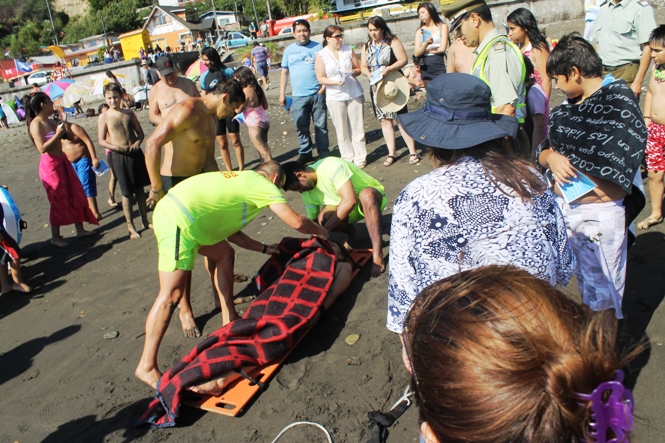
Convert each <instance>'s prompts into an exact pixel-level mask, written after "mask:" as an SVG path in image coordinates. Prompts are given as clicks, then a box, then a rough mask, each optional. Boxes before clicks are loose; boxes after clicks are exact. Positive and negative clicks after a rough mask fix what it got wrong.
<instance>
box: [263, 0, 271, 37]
mask: <svg viewBox="0 0 665 443" xmlns="http://www.w3.org/2000/svg"><path fill="white" fill-rule="evenodd" d="M266 5H267V6H268V20H272V12H270V0H266ZM264 37H265V36H264Z"/></svg>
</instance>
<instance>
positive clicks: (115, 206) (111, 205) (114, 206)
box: [107, 197, 118, 209]
mask: <svg viewBox="0 0 665 443" xmlns="http://www.w3.org/2000/svg"><path fill="white" fill-rule="evenodd" d="M107 202H108V204H109V206H110V207H112V208H113V209H115V208H117V207H118V203H117V202H116V201H115V200H113V199H112V198H111V197H109V199H108V200H107Z"/></svg>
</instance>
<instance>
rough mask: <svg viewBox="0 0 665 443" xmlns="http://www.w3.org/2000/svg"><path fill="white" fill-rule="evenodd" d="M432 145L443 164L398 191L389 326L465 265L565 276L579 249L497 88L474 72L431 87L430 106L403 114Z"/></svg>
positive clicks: (550, 278) (398, 325)
mask: <svg viewBox="0 0 665 443" xmlns="http://www.w3.org/2000/svg"><path fill="white" fill-rule="evenodd" d="M398 119H399V120H400V123H401V124H402V126H403V128H404V130H405V131H406V132H407V133H409V134H410V135H411V136H412V137H414V138H415V139H417V140H418V141H420V142H421V143H423V144H425V145H427V146H430V155H431V159H432V160H433V162H434V163H435V165H436V166H437V169H435V170H434V171H432V172H431V173H429V174H427V175H424V176H422V177H419V178H417V179H416V180H414V181H413V182H411V183H410V184H409V185H407V186H406V188H405V189H404V190H403V191H402V193H401V194H400V196H399V197H398V198H397V200H396V201H395V207H394V209H393V219H392V228H391V235H390V273H389V289H388V322H387V326H388V329H390V330H391V331H393V332H397V333H399V334H401V333H402V331H403V323H404V318H405V316H406V314H407V312H408V310H409V308H410V306H411V304H412V302H413V300H415V298H416V297H417V296H418V294H419V293H420V292H421V291H422V290H423V289H425V288H426V287H427V286H429V285H430V284H432V283H434V282H436V281H438V280H440V279H442V278H445V277H449V276H451V275H455V274H457V273H459V272H461V271H464V270H469V269H474V268H477V267H480V266H486V265H490V264H500V265H512V266H516V267H518V268H521V269H524V270H525V271H527V272H529V273H530V274H532V275H534V276H536V277H538V278H540V279H543V280H545V281H547V282H549V283H550V284H552V285H555V284H560V285H566V284H567V283H568V280H569V279H570V277H571V275H572V272H573V270H574V265H575V259H574V257H573V254H572V252H571V249H570V247H569V245H568V242H567V237H566V225H565V222H564V219H563V215H562V213H561V210H560V209H559V207H558V206H557V204H556V202H555V199H554V195H553V194H552V193H551V191H549V190H547V187H546V184H545V182H544V179H543V178H542V176H541V175H540V174H539V173H538V172H536V170H535V169H533V167H532V166H531V165H530V164H529V163H526V162H524V161H522V160H519V159H518V158H517V157H514V156H513V155H512V153H511V152H510V148H509V147H507V143H506V142H505V138H506V137H513V138H514V137H515V135H516V133H517V120H516V119H515V118H514V117H508V116H499V115H495V114H491V113H490V89H489V87H488V86H487V85H486V84H485V83H484V82H483V81H482V80H479V79H477V78H475V77H473V76H471V75H468V74H459V73H454V74H447V75H443V76H440V77H437V78H436V79H434V80H433V81H432V82H431V83H430V84H429V86H428V87H427V103H426V105H425V107H424V108H423V109H421V110H419V111H416V112H413V113H411V114H405V115H401V116H398Z"/></svg>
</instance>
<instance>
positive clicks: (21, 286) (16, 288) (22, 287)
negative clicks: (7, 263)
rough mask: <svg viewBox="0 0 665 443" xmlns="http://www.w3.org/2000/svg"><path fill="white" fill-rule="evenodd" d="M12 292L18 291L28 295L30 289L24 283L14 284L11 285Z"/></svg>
mask: <svg viewBox="0 0 665 443" xmlns="http://www.w3.org/2000/svg"><path fill="white" fill-rule="evenodd" d="M12 290H13V291H18V292H24V293H26V294H29V293H30V292H32V288H31V287H30V286H28V285H26V284H25V283H14V284H13V285H12Z"/></svg>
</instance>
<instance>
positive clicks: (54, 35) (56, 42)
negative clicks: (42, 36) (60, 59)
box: [46, 0, 60, 46]
mask: <svg viewBox="0 0 665 443" xmlns="http://www.w3.org/2000/svg"><path fill="white" fill-rule="evenodd" d="M46 9H48V16H49V18H50V19H51V29H53V37H55V45H56V46H59V45H60V43H58V33H57V32H55V23H53V16H52V15H51V6H50V5H49V4H48V0H46Z"/></svg>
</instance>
